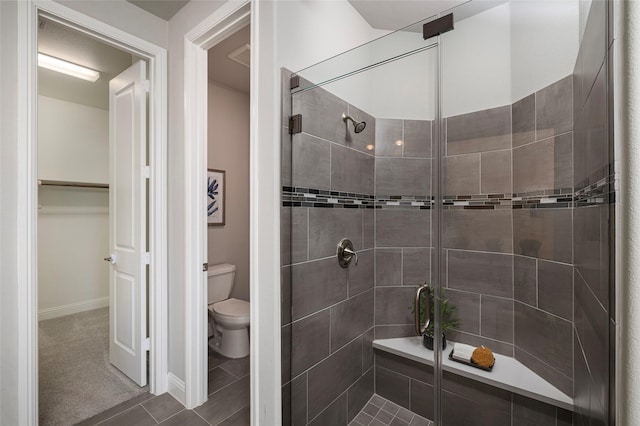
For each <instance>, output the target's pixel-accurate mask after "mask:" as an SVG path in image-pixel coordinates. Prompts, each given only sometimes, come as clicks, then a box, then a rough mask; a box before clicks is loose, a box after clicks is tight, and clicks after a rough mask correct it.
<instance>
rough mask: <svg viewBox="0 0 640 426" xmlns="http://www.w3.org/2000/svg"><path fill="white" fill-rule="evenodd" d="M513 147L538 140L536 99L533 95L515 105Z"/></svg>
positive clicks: (513, 109) (513, 110) (513, 111)
mask: <svg viewBox="0 0 640 426" xmlns="http://www.w3.org/2000/svg"><path fill="white" fill-rule="evenodd" d="M512 114H513V118H512V119H513V147H514V148H515V147H517V146H520V145H524V144H527V143H529V142H533V141H534V140H535V139H536V98H535V94H531V95H529V96H527V97H525V98H522V99H520V100H519V101H518V102H516V103H514V104H513V107H512Z"/></svg>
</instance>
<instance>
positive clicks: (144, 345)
mask: <svg viewBox="0 0 640 426" xmlns="http://www.w3.org/2000/svg"><path fill="white" fill-rule="evenodd" d="M142 350H143V351H147V352H149V351H150V350H151V339H150V338H148V337H147V338H146V339H144V342H142Z"/></svg>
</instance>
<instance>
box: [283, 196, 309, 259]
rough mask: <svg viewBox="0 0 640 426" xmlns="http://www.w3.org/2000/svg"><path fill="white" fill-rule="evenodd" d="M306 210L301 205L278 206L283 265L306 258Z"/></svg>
mask: <svg viewBox="0 0 640 426" xmlns="http://www.w3.org/2000/svg"><path fill="white" fill-rule="evenodd" d="M307 211H308V209H306V208H303V207H281V208H280V224H281V226H280V249H281V261H282V264H283V265H290V264H291V263H299V262H304V261H305V260H307V226H308V223H307Z"/></svg>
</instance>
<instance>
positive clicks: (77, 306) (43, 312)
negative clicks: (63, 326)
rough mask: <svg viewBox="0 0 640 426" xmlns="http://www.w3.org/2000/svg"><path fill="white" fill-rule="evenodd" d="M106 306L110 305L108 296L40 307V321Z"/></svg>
mask: <svg viewBox="0 0 640 426" xmlns="http://www.w3.org/2000/svg"><path fill="white" fill-rule="evenodd" d="M105 306H109V297H108V296H107V297H100V298H98V299H91V300H84V301H82V302H76V303H70V304H68V305H62V306H54V307H53V308H45V309H40V310H39V311H38V321H44V320H48V319H52V318H58V317H64V316H66V315H72V314H77V313H79V312H84V311H91V310H93V309H99V308H104V307H105Z"/></svg>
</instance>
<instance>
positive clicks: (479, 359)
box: [471, 346, 496, 368]
mask: <svg viewBox="0 0 640 426" xmlns="http://www.w3.org/2000/svg"><path fill="white" fill-rule="evenodd" d="M471 361H473V363H474V364H476V365H479V366H480V367H484V368H491V367H493V364H494V363H495V362H496V359H495V358H494V357H493V352H491V349H489V348H487V347H484V346H479V347H477V348H476V349H475V350H474V351H473V355H471Z"/></svg>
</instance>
